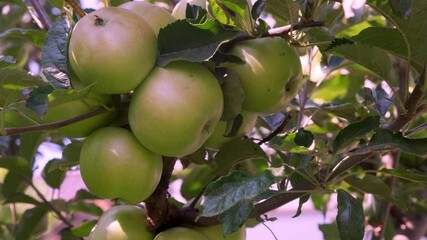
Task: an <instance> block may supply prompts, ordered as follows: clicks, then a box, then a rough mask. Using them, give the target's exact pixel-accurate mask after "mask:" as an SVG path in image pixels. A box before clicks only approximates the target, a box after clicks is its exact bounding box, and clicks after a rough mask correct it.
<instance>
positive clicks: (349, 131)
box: [332, 116, 380, 153]
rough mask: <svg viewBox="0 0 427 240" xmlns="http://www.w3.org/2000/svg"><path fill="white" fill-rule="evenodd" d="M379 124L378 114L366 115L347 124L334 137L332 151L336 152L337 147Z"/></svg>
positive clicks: (361, 135)
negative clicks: (360, 119)
mask: <svg viewBox="0 0 427 240" xmlns="http://www.w3.org/2000/svg"><path fill="white" fill-rule="evenodd" d="M379 126H380V117H379V116H368V117H366V118H365V119H363V120H362V121H360V122H356V123H352V124H350V125H348V126H347V127H345V128H344V129H343V130H341V131H340V132H339V133H338V135H337V136H336V137H335V139H334V143H333V146H332V151H333V152H335V153H336V152H337V151H338V150H339V149H341V148H343V147H345V146H347V145H349V144H350V143H352V142H353V141H355V139H357V138H360V137H363V136H364V135H366V134H368V133H370V132H371V131H373V130H376V129H378V128H379Z"/></svg>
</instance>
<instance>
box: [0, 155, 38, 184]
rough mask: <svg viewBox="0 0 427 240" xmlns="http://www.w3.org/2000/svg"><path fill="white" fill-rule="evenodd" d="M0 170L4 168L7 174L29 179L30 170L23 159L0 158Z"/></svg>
mask: <svg viewBox="0 0 427 240" xmlns="http://www.w3.org/2000/svg"><path fill="white" fill-rule="evenodd" d="M0 168H5V169H7V170H9V172H14V173H17V174H19V175H20V176H22V177H26V178H28V179H31V176H32V170H31V166H30V165H29V163H28V161H27V160H26V159H25V158H23V157H3V158H0Z"/></svg>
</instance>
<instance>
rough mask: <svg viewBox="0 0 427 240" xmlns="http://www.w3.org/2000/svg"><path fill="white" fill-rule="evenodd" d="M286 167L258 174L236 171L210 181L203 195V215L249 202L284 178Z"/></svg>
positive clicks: (214, 213) (219, 212)
mask: <svg viewBox="0 0 427 240" xmlns="http://www.w3.org/2000/svg"><path fill="white" fill-rule="evenodd" d="M283 174H284V169H283V168H280V169H273V168H270V169H266V170H264V171H263V172H261V173H259V174H258V175H256V176H252V175H251V174H249V173H248V172H244V171H234V172H232V173H231V174H230V175H228V176H224V177H221V178H219V179H218V180H216V181H214V182H212V183H210V184H209V185H208V186H207V188H206V190H205V192H204V196H203V213H202V215H203V216H214V215H217V214H221V213H223V212H224V211H226V210H228V209H230V208H232V207H233V206H235V205H236V204H238V203H239V202H241V201H245V202H248V201H250V200H252V199H254V198H256V197H257V196H258V195H259V194H261V193H263V192H265V191H267V190H268V189H269V187H270V186H271V185H272V184H273V183H276V182H279V181H280V180H281V179H282V178H283Z"/></svg>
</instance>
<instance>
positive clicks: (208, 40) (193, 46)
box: [157, 19, 238, 66]
mask: <svg viewBox="0 0 427 240" xmlns="http://www.w3.org/2000/svg"><path fill="white" fill-rule="evenodd" d="M183 32H185V34H182V33H183ZM237 34H238V32H236V31H231V30H225V29H224V28H223V27H222V26H221V25H220V24H219V23H218V22H216V21H214V20H212V19H210V20H207V21H206V22H205V23H203V24H191V23H189V22H188V21H186V20H177V21H175V22H173V23H172V24H169V25H168V26H166V27H165V28H162V29H161V30H160V32H159V35H158V46H159V57H158V59H157V62H158V64H159V65H161V66H165V65H167V64H168V63H169V62H171V61H174V60H188V61H191V62H202V61H205V60H207V59H209V58H210V57H211V56H213V54H214V53H215V51H216V50H217V48H218V46H219V45H220V44H221V43H223V42H225V41H228V40H230V39H232V38H234V37H235V36H237Z"/></svg>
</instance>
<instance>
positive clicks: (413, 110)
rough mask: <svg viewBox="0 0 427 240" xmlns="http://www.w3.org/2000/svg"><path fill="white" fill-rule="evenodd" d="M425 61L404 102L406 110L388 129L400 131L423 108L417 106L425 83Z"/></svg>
mask: <svg viewBox="0 0 427 240" xmlns="http://www.w3.org/2000/svg"><path fill="white" fill-rule="evenodd" d="M426 70H427V69H426V63H425V64H424V68H423V70H422V72H421V75H420V77H419V78H418V81H417V84H416V85H415V87H414V90H413V91H412V93H411V95H410V96H409V98H408V99H407V100H406V102H405V109H406V112H405V113H403V114H400V115H399V116H398V117H397V118H396V119H395V120H394V121H393V122H392V123H391V124H390V125H389V126H388V129H391V130H394V131H400V130H401V129H402V128H403V127H405V126H406V125H407V124H408V123H409V122H410V121H412V119H413V118H414V117H415V116H416V115H418V114H419V113H420V112H422V111H423V110H424V109H423V108H421V109H420V107H419V106H418V104H419V102H420V100H421V99H422V98H423V95H424V91H423V89H424V88H425V84H426Z"/></svg>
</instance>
